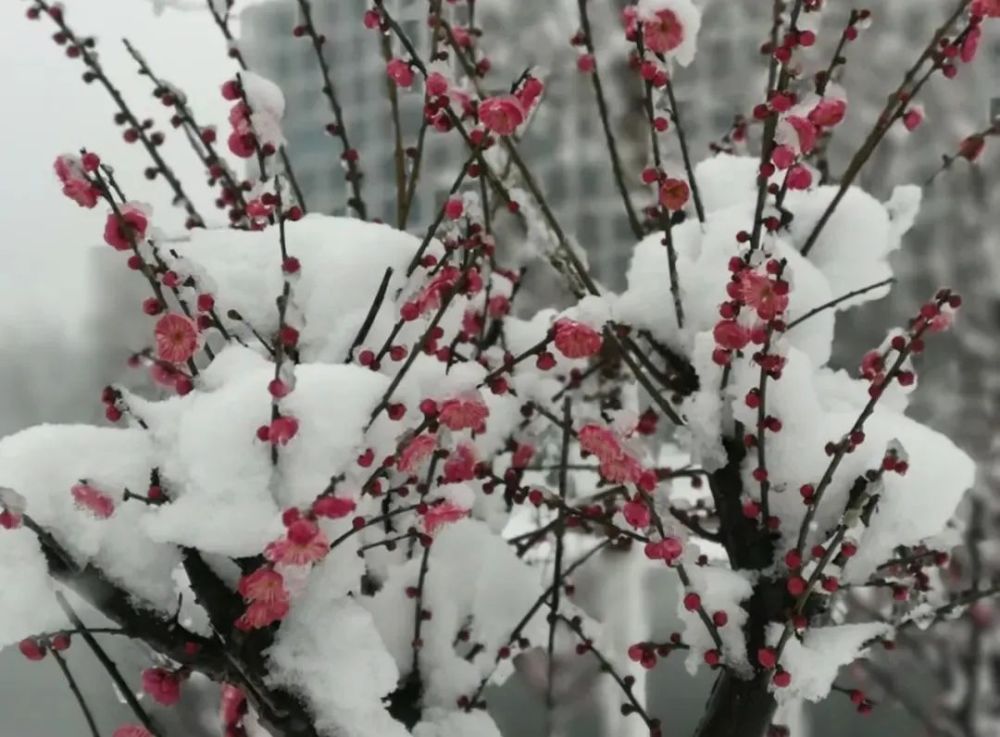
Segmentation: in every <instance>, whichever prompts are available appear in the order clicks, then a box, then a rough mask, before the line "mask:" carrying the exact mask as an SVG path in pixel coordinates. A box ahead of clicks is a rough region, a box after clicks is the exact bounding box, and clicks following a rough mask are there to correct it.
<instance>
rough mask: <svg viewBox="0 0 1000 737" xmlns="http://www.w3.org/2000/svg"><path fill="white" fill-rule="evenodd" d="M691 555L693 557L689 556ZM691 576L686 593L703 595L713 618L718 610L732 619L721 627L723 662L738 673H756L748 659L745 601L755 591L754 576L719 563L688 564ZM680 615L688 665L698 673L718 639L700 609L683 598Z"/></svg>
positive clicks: (679, 606) (718, 628)
mask: <svg viewBox="0 0 1000 737" xmlns="http://www.w3.org/2000/svg"><path fill="white" fill-rule="evenodd" d="M687 557H689V556H687ZM685 569H686V570H687V572H688V576H689V577H690V579H691V586H690V587H688V588H687V589H685V593H689V592H695V593H697V594H698V595H699V596H700V597H701V605H702V607H703V608H704V610H705V612H706V613H707V614H708V616H709V617H711V616H712V615H713V614H714V613H715V612H725V613H726V614H727V615H728V616H729V622H728V623H727V624H726V626H725V627H717V628H716V630H717V632H718V633H719V638H720V639H721V640H722V662H724V663H725V664H726V665H727V666H729V667H731V668H733V669H734V670H736V671H737V672H738V673H742V674H744V675H749V674H750V673H751V672H752V669H751V666H750V664H749V663H748V662H747V653H746V649H747V648H746V637H745V635H744V633H743V625H744V624H745V623H746V621H747V611H746V610H745V609H744V608H743V607H742V606H741V603H742V602H744V601H746V600H747V599H749V598H750V596H751V594H752V593H753V584H754V578H755V577H754V576H753V575H752V574H748V573H746V572H740V571H733V570H730V569H728V568H723V567H721V566H719V565H709V566H698V565H688V566H686V567H685ZM677 616H678V617H680V619H681V622H682V623H683V625H684V630H683V633H682V638H683V640H684V642H685V643H687V644H688V645H689V646H690V648H691V649H690V650H689V651H688V653H687V657H686V658H685V660H684V666H685V667H686V668H687V671H688V673H690V674H691V675H694V674H695V673H696V672H697V671H698V668H699V667H700V666H702V665H704V663H705V661H704V659H703V658H704V655H705V651H706V650H710V649H714V648H715V642H714V641H713V640H712V636H711V634H710V633H709V631H708V629H707V628H706V627H705V623H704V622H702V620H701V617H700V616H699V615H698V612H697V611H694V612H689V611H688V610H687V609H685V608H684V601H683V597H682V598H681V600H680V601H679V602H678V605H677Z"/></svg>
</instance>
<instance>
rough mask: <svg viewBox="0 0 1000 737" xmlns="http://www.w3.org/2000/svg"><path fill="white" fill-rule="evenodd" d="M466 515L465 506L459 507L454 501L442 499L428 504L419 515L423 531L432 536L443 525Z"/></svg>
mask: <svg viewBox="0 0 1000 737" xmlns="http://www.w3.org/2000/svg"><path fill="white" fill-rule="evenodd" d="M468 516H469V510H468V509H466V508H465V507H460V506H459V505H457V504H455V503H454V502H450V501H443V502H439V503H437V504H431V505H429V506H428V507H427V510H426V511H424V512H423V513H422V514H421V515H420V520H421V523H422V525H423V528H424V532H426V533H427V534H428V535H430V536H431V537H433V536H434V535H435V534H436V533H437V532H438V531H439V530H440V529H441V528H442V527H444V526H445V525H450V524H451V523H452V522H458V521H459V520H460V519H464V518H465V517H468Z"/></svg>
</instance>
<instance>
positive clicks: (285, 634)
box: [267, 586, 407, 737]
mask: <svg viewBox="0 0 1000 737" xmlns="http://www.w3.org/2000/svg"><path fill="white" fill-rule="evenodd" d="M267 656H268V661H269V663H270V665H271V669H270V681H271V682H272V683H274V684H278V685H283V686H287V687H289V688H292V689H294V690H295V691H296V692H298V693H302V694H303V695H304V696H305V698H306V700H307V703H308V705H309V708H310V710H311V711H312V713H313V714H314V715H315V718H316V726H317V728H318V729H319V730H320V731H321V732H326V733H330V734H338V735H344V736H345V737H406V736H407V731H406V729H405V728H404V727H403V726H402V725H401V724H400V723H399V722H397V721H396V720H394V719H393V718H392V717H390V716H389V714H388V712H387V711H386V710H385V708H384V707H383V705H382V698H383V697H385V696H387V695H388V694H389V693H390V692H392V691H393V690H395V688H396V681H397V678H398V675H399V673H398V670H397V668H396V664H395V663H394V662H393V659H392V657H391V656H390V655H389V653H388V652H386V649H385V646H384V645H383V644H382V640H381V637H380V636H379V633H378V630H377V629H376V628H375V624H374V622H373V621H372V617H371V615H370V614H369V613H368V612H367V611H366V610H365V609H364V608H363V607H362V606H361V605H360V604H358V603H357V602H356V601H354V600H353V599H352V598H350V597H345V596H342V595H341V593H340V592H339V591H338V590H337V588H336V587H330V588H328V587H323V586H310V587H308V589H307V590H306V592H305V593H304V594H303V595H302V596H301V597H299V598H298V599H297V600H295V602H294V603H293V604H292V608H291V611H290V612H289V614H288V617H287V618H286V619H285V620H284V622H282V624H281V628H280V629H279V630H278V634H277V636H276V637H275V641H274V645H272V646H271V648H270V649H269V650H268V651H267Z"/></svg>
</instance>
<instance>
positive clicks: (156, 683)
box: [142, 668, 181, 706]
mask: <svg viewBox="0 0 1000 737" xmlns="http://www.w3.org/2000/svg"><path fill="white" fill-rule="evenodd" d="M142 690H143V691H145V692H146V693H148V694H149V695H150V696H152V697H153V700H154V701H156V703H158V704H162V705H163V706H173V705H174V704H176V703H177V702H178V701H180V700H181V679H180V676H179V675H178V674H177V673H174V672H173V671H169V670H167V669H165V668H147V669H146V670H144V671H143V672H142Z"/></svg>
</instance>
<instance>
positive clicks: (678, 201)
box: [660, 179, 691, 211]
mask: <svg viewBox="0 0 1000 737" xmlns="http://www.w3.org/2000/svg"><path fill="white" fill-rule="evenodd" d="M690 196H691V188H690V187H689V186H688V183H687V182H685V181H684V180H683V179H665V180H664V181H663V182H662V183H661V184H660V204H661V205H663V207H665V208H667V209H668V210H673V211H677V210H683V209H684V205H686V204H687V201H688V198H689V197H690Z"/></svg>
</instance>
